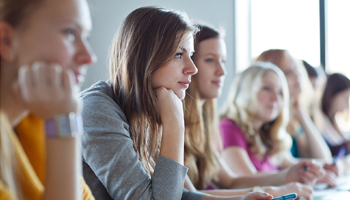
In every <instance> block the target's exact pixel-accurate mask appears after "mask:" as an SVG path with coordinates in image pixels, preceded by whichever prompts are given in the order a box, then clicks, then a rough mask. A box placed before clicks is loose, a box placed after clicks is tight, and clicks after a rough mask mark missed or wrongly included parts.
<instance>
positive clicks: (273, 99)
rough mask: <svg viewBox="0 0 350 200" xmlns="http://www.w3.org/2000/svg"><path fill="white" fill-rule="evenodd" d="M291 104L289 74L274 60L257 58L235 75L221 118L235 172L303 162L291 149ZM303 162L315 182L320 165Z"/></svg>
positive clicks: (307, 176) (303, 172)
mask: <svg viewBox="0 0 350 200" xmlns="http://www.w3.org/2000/svg"><path fill="white" fill-rule="evenodd" d="M288 106H289V93H288V86H287V82H286V78H285V76H284V75H283V72H282V71H281V70H280V69H279V68H278V67H277V66H275V65H273V64H272V63H263V62H257V63H255V64H253V65H252V66H251V67H249V68H247V69H246V70H245V71H244V72H242V73H241V74H239V75H238V76H237V77H236V78H235V80H234V82H233V84H232V87H231V89H230V95H229V97H228V99H227V102H226V105H225V107H224V112H223V114H222V115H221V121H220V132H221V136H222V140H223V148H224V150H223V153H222V155H223V158H224V160H225V161H226V163H227V164H228V166H229V167H230V169H231V170H232V171H233V172H235V173H236V174H239V175H253V174H258V173H259V172H260V173H266V172H276V171H278V170H283V169H287V168H289V167H290V166H292V165H295V164H297V163H300V162H299V161H297V160H296V159H294V158H293V157H292V156H291V154H290V151H289V149H290V146H291V138H290V136H289V134H288V133H287V132H286V126H287V124H288V119H289V108H288ZM301 162H305V161H301ZM303 165H305V168H304V169H300V168H299V173H300V174H301V177H302V179H303V181H304V183H307V184H314V183H315V182H316V180H317V179H318V178H319V177H321V176H322V175H323V173H322V172H321V171H323V170H322V169H321V167H320V165H315V164H314V163H313V162H312V161H309V162H307V163H305V164H303ZM306 173H307V174H306ZM310 177H313V178H316V179H310Z"/></svg>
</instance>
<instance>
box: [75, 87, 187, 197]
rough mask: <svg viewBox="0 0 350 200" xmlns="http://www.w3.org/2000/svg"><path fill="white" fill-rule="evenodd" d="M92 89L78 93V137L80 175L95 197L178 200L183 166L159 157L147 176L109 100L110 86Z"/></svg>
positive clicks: (118, 112) (122, 117)
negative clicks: (81, 130)
mask: <svg viewBox="0 0 350 200" xmlns="http://www.w3.org/2000/svg"><path fill="white" fill-rule="evenodd" d="M95 89H96V90H94V89H90V90H89V91H87V92H83V95H82V98H83V102H84V109H83V113H82V116H83V120H84V134H83V135H82V138H81V139H82V153H83V160H84V177H85V180H86V182H87V184H88V185H89V186H90V188H91V190H92V192H93V195H94V196H95V198H96V199H181V196H182V195H183V185H184V179H185V176H186V173H187V168H186V167H184V166H183V165H181V164H179V163H177V162H175V161H173V160H171V159H168V158H166V157H162V156H159V157H158V159H157V163H156V167H155V169H154V174H153V176H152V179H151V178H150V177H149V175H148V174H147V173H146V171H145V169H144V168H143V166H142V164H141V162H140V160H139V157H138V154H137V153H136V151H135V150H134V147H133V141H132V140H131V138H130V134H129V126H128V124H127V123H126V117H125V115H124V114H123V112H122V111H121V109H120V108H119V106H118V105H117V104H116V103H115V102H114V100H113V99H112V97H111V94H110V91H108V90H111V89H110V88H109V86H108V87H106V86H104V88H102V89H101V88H95ZM101 90H102V91H101ZM106 193H107V194H106ZM107 195H108V196H107Z"/></svg>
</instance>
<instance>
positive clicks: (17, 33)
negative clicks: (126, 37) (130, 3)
mask: <svg viewBox="0 0 350 200" xmlns="http://www.w3.org/2000/svg"><path fill="white" fill-rule="evenodd" d="M91 26H92V24H91V18H90V12H89V7H88V4H87V2H86V1H85V0H25V1H23V0H0V55H1V61H0V62H1V66H0V70H1V73H0V76H1V78H0V81H1V84H0V85H1V95H0V96H1V107H0V110H1V116H0V119H1V122H0V123H1V124H0V128H1V131H0V199H1V200H19V199H21V200H22V199H23V200H46V199H48V200H62V199H64V200H82V199H84V200H92V199H94V197H93V196H92V194H91V191H90V189H89V188H88V187H87V185H86V184H85V183H83V182H82V174H81V169H80V168H81V156H80V139H79V136H78V135H77V134H74V133H76V131H71V130H69V127H68V126H67V124H69V125H72V126H74V124H75V123H76V122H78V121H77V120H76V119H75V118H73V117H72V116H74V114H73V113H76V112H78V107H79V106H78V105H79V103H78V99H77V95H78V93H77V92H78V91H77V90H79V88H80V86H79V85H81V84H82V82H81V81H82V80H83V79H82V78H81V77H83V76H84V72H85V71H86V68H87V66H88V65H89V64H91V63H93V62H94V60H95V55H94V54H93V52H92V51H91V49H90V46H89V42H88V40H87V36H88V35H89V32H90V31H91V28H92V27H91ZM29 113H31V115H28V114H29ZM28 117H30V119H32V121H30V122H33V121H34V122H33V123H28V124H27V126H26V127H22V128H18V124H19V123H21V122H22V121H23V120H24V119H27V118H28ZM56 120H64V121H65V122H66V123H64V124H59V123H52V122H53V121H56ZM47 123H50V124H51V126H50V127H51V128H47V129H46V130H45V126H44V124H47ZM61 129H64V130H67V131H65V132H64V135H63V134H62V133H63V132H62V131H58V130H61ZM68 130H69V131H68Z"/></svg>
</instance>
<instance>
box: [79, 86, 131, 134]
mask: <svg viewBox="0 0 350 200" xmlns="http://www.w3.org/2000/svg"><path fill="white" fill-rule="evenodd" d="M80 98H81V99H82V100H83V111H82V117H83V122H84V123H83V124H84V134H85V133H90V132H95V133H96V132H119V131H120V130H124V131H122V132H124V133H126V132H128V131H129V125H128V123H127V119H126V116H125V114H124V113H123V111H122V109H121V108H120V107H119V105H118V104H117V103H116V102H115V101H114V97H113V90H112V88H111V86H110V84H109V83H108V82H105V81H98V82H97V83H95V84H94V85H92V86H91V87H90V88H88V89H86V90H84V91H82V92H81V93H80ZM118 130H119V131H118ZM125 131H126V132H125ZM127 135H128V136H129V134H127Z"/></svg>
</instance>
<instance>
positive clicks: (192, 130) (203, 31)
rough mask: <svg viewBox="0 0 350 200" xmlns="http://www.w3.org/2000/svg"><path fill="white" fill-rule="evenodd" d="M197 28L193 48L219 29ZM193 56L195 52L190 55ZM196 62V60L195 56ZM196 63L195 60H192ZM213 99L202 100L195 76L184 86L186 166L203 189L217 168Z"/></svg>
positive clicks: (198, 187)
mask: <svg viewBox="0 0 350 200" xmlns="http://www.w3.org/2000/svg"><path fill="white" fill-rule="evenodd" d="M198 27H199V28H200V31H199V32H198V33H197V34H196V36H195V45H194V47H195V51H198V47H199V43H200V42H202V41H203V40H207V39H211V38H220V33H219V31H217V30H215V29H214V28H211V27H209V26H201V25H198ZM195 56H196V53H194V55H193V58H194V57H195ZM194 61H195V59H194ZM195 64H196V63H195ZM215 105H216V101H215V100H214V99H210V100H206V101H205V103H204V104H203V105H202V100H201V98H200V94H199V91H198V85H197V83H196V75H194V76H192V82H191V84H190V86H189V88H188V89H187V95H186V97H185V99H184V101H183V106H184V117H185V166H186V167H188V168H189V171H188V175H189V178H190V179H191V181H192V183H193V185H194V186H195V187H196V188H197V189H199V190H201V189H206V187H207V186H208V184H209V183H210V182H211V181H212V180H217V175H218V172H219V169H220V166H219V159H218V155H217V153H218V152H217V151H218V148H217V147H218V146H217V145H218V144H220V140H219V134H218V130H217V123H216V122H217V117H216V107H215Z"/></svg>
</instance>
